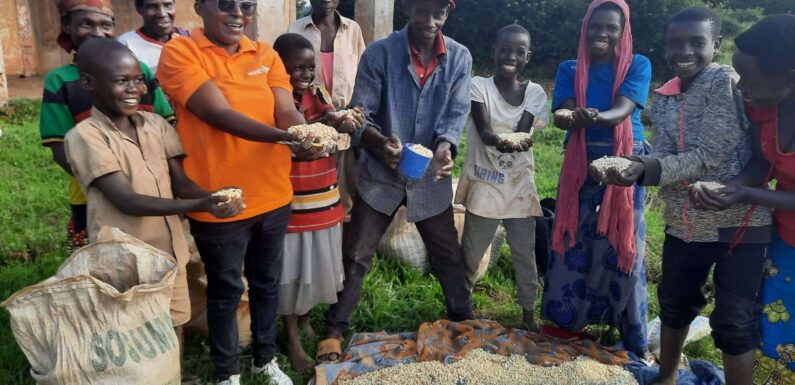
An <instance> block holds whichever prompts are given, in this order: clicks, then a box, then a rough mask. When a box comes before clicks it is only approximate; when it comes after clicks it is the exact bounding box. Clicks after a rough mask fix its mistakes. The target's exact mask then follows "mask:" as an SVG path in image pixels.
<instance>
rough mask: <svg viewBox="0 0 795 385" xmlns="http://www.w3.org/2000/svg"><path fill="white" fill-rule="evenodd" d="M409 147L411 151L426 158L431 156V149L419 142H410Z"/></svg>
mask: <svg viewBox="0 0 795 385" xmlns="http://www.w3.org/2000/svg"><path fill="white" fill-rule="evenodd" d="M409 148H411V151H414V152H416V153H417V154H418V155H422V156H424V157H426V158H433V151H431V150H429V149H428V148H427V147H425V146H423V145H421V144H412V145H411V147H409Z"/></svg>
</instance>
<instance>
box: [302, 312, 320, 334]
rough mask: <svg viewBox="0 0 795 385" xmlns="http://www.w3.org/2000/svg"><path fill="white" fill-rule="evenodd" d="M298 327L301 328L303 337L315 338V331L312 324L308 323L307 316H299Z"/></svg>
mask: <svg viewBox="0 0 795 385" xmlns="http://www.w3.org/2000/svg"><path fill="white" fill-rule="evenodd" d="M298 325H299V326H300V327H301V330H302V331H303V332H304V337H306V338H308V339H314V338H316V337H317V333H315V329H313V328H312V324H311V323H309V314H304V315H299V316H298Z"/></svg>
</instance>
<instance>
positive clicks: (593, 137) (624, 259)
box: [541, 0, 651, 357]
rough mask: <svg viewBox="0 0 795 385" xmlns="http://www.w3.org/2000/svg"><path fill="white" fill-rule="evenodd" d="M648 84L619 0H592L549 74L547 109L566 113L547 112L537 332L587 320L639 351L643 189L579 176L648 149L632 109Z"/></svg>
mask: <svg viewBox="0 0 795 385" xmlns="http://www.w3.org/2000/svg"><path fill="white" fill-rule="evenodd" d="M650 82H651V64H650V62H649V59H647V58H646V57H644V56H642V55H635V54H633V53H632V31H631V27H630V12H629V6H628V5H627V4H626V2H625V1H624V0H596V1H594V2H592V3H591V5H590V7H589V8H588V12H587V14H586V16H585V19H584V20H583V23H582V29H581V31H580V43H579V51H578V54H577V60H576V61H575V60H569V61H565V62H563V63H561V65H560V66H559V67H558V73H557V78H556V80H555V91H554V95H553V98H552V110H553V111H556V112H557V111H558V110H571V111H573V114H572V117H570V118H559V116H560V114H557V113H556V115H555V124H556V126H558V127H559V128H562V129H565V130H567V133H566V152H565V154H564V158H563V168H562V170H561V176H560V182H559V187H558V201H557V206H556V214H555V227H554V231H553V237H552V241H553V242H552V246H553V250H554V255H553V256H552V257H551V258H550V260H549V264H548V268H547V274H546V284H545V285H544V292H543V297H542V304H541V306H542V307H541V315H542V317H543V318H544V319H545V320H546V321H547V322H548V324H547V325H545V327H544V332H546V333H549V334H553V335H556V336H558V337H564V338H569V337H573V336H582V335H583V334H584V329H585V328H586V327H587V326H588V325H591V324H606V325H612V326H615V327H617V328H618V329H619V331H620V332H621V340H622V342H623V343H624V348H625V349H627V350H629V351H631V352H633V353H635V354H637V355H638V356H640V357H645V356H646V352H647V350H648V349H647V343H646V313H647V291H646V270H645V269H646V261H645V236H646V228H645V219H644V210H643V208H644V200H645V190H644V188H643V187H640V186H635V187H634V188H625V187H614V186H610V187H607V188H605V186H603V185H601V184H600V183H599V182H598V181H597V180H595V179H593V178H590V177H589V176H588V163H589V162H591V161H593V160H594V159H597V158H601V157H603V156H606V155H618V156H629V155H632V154H635V155H640V154H645V153H646V152H647V151H648V144H647V143H646V142H644V132H643V131H644V129H643V125H642V124H641V122H640V110H641V109H643V108H644V107H645V106H646V101H647V99H648V96H649V84H650Z"/></svg>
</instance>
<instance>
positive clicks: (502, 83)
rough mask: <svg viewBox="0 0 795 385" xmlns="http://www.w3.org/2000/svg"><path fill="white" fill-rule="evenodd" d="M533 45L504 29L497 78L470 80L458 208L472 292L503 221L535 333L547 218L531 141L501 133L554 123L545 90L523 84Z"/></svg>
mask: <svg viewBox="0 0 795 385" xmlns="http://www.w3.org/2000/svg"><path fill="white" fill-rule="evenodd" d="M530 40H531V39H530V33H529V32H527V30H526V29H524V28H523V27H522V26H520V25H517V24H512V25H508V26H505V27H503V28H502V29H500V31H499V32H498V33H497V42H496V45H495V48H494V65H495V72H494V76H493V77H490V78H483V77H479V76H476V77H474V78H472V113H471V115H470V119H469V120H468V121H467V138H469V141H468V143H467V150H468V151H467V156H466V161H465V162H464V171H463V173H462V175H461V180H460V181H459V182H458V189H457V191H456V196H455V203H460V204H463V205H464V206H466V218H465V221H464V223H465V225H464V235H463V238H462V241H461V247H462V249H463V254H464V262H465V263H466V267H467V280H468V281H469V284H470V285H471V286H474V284H475V279H476V274H477V271H478V267H479V266H480V261H481V259H483V255H484V253H485V252H486V249H487V248H488V247H489V245H490V244H491V241H492V238H493V237H494V233H495V231H496V230H497V225H499V224H500V221H502V223H503V225H504V226H505V230H506V231H507V238H508V244H509V245H510V247H511V258H512V260H513V265H514V270H515V274H516V287H517V295H518V297H519V304H520V305H521V306H522V321H523V322H524V324H525V326H526V327H527V328H528V330H534V331H535V330H537V326H536V322H535V317H534V308H535V302H536V299H537V297H538V273H537V271H536V263H535V236H534V235H535V218H534V217H537V216H542V215H543V213H542V211H541V205H540V204H539V201H538V193H537V192H536V186H535V180H534V177H533V168H534V167H535V166H534V163H533V151H532V149H531V148H530V146H531V145H532V141H531V140H530V139H528V140H526V141H524V142H522V143H518V142H509V141H507V140H505V139H502V138H500V134H509V133H514V132H524V133H532V131H533V127H544V126H545V125H546V123H547V120H548V113H547V95H546V93H545V92H544V89H543V88H542V87H541V86H540V85H538V84H535V83H533V82H531V81H529V80H526V81H519V79H518V77H519V73H520V72H521V71H522V69H524V67H525V65H527V62H528V61H529V60H530V46H531V44H530Z"/></svg>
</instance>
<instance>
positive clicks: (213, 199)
mask: <svg viewBox="0 0 795 385" xmlns="http://www.w3.org/2000/svg"><path fill="white" fill-rule="evenodd" d="M205 201H206V203H205V204H204V211H206V212H208V213H210V214H212V215H213V216H215V217H216V218H222V219H223V218H231V217H235V216H237V215H238V214H240V213H241V212H242V211H243V210H245V209H246V201H245V200H244V199H243V190H241V189H240V188H238V187H224V188H222V189H220V190H218V191H216V192H214V193H212V194H210V195H208V196H207V198H205Z"/></svg>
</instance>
